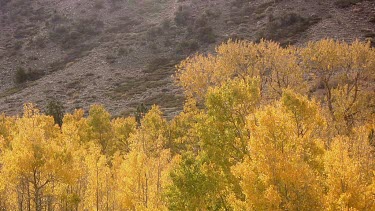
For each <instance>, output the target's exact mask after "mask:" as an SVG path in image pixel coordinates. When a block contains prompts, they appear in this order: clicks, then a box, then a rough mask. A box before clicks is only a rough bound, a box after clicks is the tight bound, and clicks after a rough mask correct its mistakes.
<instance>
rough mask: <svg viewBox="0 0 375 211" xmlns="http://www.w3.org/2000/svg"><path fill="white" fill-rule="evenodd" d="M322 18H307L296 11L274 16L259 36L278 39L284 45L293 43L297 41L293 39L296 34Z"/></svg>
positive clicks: (259, 37)
mask: <svg viewBox="0 0 375 211" xmlns="http://www.w3.org/2000/svg"><path fill="white" fill-rule="evenodd" d="M320 20H321V19H320V18H319V17H316V16H313V17H310V18H305V17H302V16H301V15H298V14H296V13H285V14H282V15H280V16H278V17H274V18H272V19H271V22H269V23H268V24H267V25H266V26H265V28H264V29H263V30H261V31H260V32H258V33H257V38H258V39H261V38H265V39H268V40H274V41H278V42H280V43H281V44H282V45H285V44H293V43H294V42H295V40H294V39H293V37H294V36H295V35H297V34H299V33H302V32H304V31H306V30H307V29H308V28H309V27H310V26H312V25H314V24H316V23H318V22H319V21H320Z"/></svg>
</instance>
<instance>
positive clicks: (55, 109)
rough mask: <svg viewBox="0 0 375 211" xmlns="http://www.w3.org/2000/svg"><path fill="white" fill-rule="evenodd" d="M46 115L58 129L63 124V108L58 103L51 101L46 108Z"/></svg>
mask: <svg viewBox="0 0 375 211" xmlns="http://www.w3.org/2000/svg"><path fill="white" fill-rule="evenodd" d="M45 113H46V115H49V116H52V117H53V119H54V120H55V123H56V124H58V125H59V126H60V127H61V125H62V123H63V118H64V106H63V104H62V103H61V102H60V101H57V100H51V101H49V102H48V104H47V106H46V112H45Z"/></svg>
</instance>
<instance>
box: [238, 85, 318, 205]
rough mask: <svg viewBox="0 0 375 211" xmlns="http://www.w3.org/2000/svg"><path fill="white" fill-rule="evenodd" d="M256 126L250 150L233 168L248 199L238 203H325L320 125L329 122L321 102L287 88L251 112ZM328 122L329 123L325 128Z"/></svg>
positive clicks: (252, 126)
mask: <svg viewBox="0 0 375 211" xmlns="http://www.w3.org/2000/svg"><path fill="white" fill-rule="evenodd" d="M247 127H248V128H249V129H250V131H252V136H251V138H250V140H249V143H248V148H249V154H248V155H247V156H246V157H245V159H244V161H243V162H239V163H238V164H237V165H236V166H235V167H233V168H232V171H233V173H234V174H235V175H236V176H237V178H239V180H240V184H241V187H242V191H243V193H244V194H245V200H243V199H237V200H236V199H235V197H233V196H232V198H231V199H232V203H233V206H234V207H237V208H238V209H241V208H246V209H248V210H319V209H322V208H323V207H322V202H323V197H322V196H321V193H322V192H321V191H323V189H322V185H321V184H320V182H319V180H320V179H321V177H322V170H323V164H322V159H321V157H322V155H323V150H324V147H323V145H322V142H321V141H320V139H319V135H316V134H314V133H315V132H316V131H319V130H322V129H323V128H324V119H323V117H321V116H320V113H319V107H318V105H317V104H316V103H314V102H310V101H308V100H307V99H306V98H305V97H302V96H300V95H297V94H295V93H293V92H291V91H290V90H286V91H284V94H283V97H282V99H281V101H280V102H278V103H276V104H275V105H269V106H266V107H265V108H263V109H260V110H259V111H257V112H256V113H255V115H250V116H248V123H247ZM322 127H323V128H322Z"/></svg>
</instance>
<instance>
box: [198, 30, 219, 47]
mask: <svg viewBox="0 0 375 211" xmlns="http://www.w3.org/2000/svg"><path fill="white" fill-rule="evenodd" d="M197 37H198V39H199V41H201V42H203V43H208V44H210V43H214V42H215V41H216V35H215V33H214V31H213V29H212V27H211V26H206V27H202V28H199V29H198V34H197Z"/></svg>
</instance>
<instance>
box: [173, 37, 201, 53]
mask: <svg viewBox="0 0 375 211" xmlns="http://www.w3.org/2000/svg"><path fill="white" fill-rule="evenodd" d="M198 48H199V44H198V42H197V41H196V40H184V41H182V42H180V43H179V44H178V45H177V53H179V54H185V53H186V54H191V53H193V52H195V51H197V50H198Z"/></svg>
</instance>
